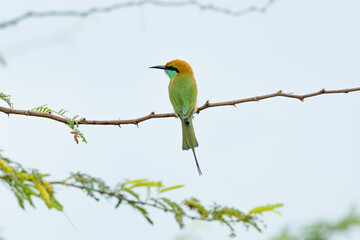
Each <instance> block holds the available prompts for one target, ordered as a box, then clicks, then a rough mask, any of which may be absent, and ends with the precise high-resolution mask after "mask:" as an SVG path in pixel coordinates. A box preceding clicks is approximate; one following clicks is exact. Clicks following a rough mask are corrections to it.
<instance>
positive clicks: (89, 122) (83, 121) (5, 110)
mask: <svg viewBox="0 0 360 240" xmlns="http://www.w3.org/2000/svg"><path fill="white" fill-rule="evenodd" d="M356 91H360V87H357V88H347V89H339V90H325V89H322V90H320V91H318V92H314V93H309V94H305V95H296V94H292V93H284V92H282V91H281V90H280V91H278V92H276V93H271V94H267V95H262V96H256V97H251V98H243V99H238V100H233V101H226V102H217V103H210V102H209V100H208V101H206V103H205V104H204V105H202V106H200V107H198V109H197V113H200V112H201V111H203V110H205V109H207V108H212V107H220V106H235V105H237V104H240V103H246V102H257V101H260V100H263V99H267V98H274V97H286V98H295V99H299V100H300V101H304V99H305V98H310V97H315V96H318V95H324V94H336V93H350V92H356ZM0 112H3V113H6V114H18V115H25V116H34V117H42V118H49V119H52V120H55V121H58V122H62V123H65V124H67V120H66V118H64V117H60V116H56V115H53V114H51V113H41V112H36V111H30V110H17V109H12V108H6V107H1V106H0ZM169 117H175V114H174V113H162V114H155V112H152V113H150V114H149V115H146V116H143V117H140V118H135V119H129V120H105V121H103V120H86V119H85V118H81V119H80V120H78V121H75V124H86V125H118V126H121V125H125V124H133V125H137V126H138V124H139V123H140V122H143V121H146V120H149V119H153V118H169Z"/></svg>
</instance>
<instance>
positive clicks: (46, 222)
mask: <svg viewBox="0 0 360 240" xmlns="http://www.w3.org/2000/svg"><path fill="white" fill-rule="evenodd" d="M212 2H213V3H216V4H218V5H219V6H224V7H229V8H231V9H234V10H237V9H243V8H246V7H248V6H249V5H252V3H254V4H256V5H258V6H262V5H263V4H264V1H250V0H249V1H212ZM112 3H114V2H113V1H109V0H106V1H99V0H92V1H90V0H86V1H85V0H82V1H80V0H79V1H75V2H74V1H70V0H64V1H60V2H59V1H58V2H54V1H51V2H49V1H44V0H31V1H24V0H12V1H7V2H5V1H2V2H1V3H0V22H2V21H5V20H8V19H10V18H12V17H15V16H18V15H19V14H22V13H24V12H26V11H28V10H34V11H35V10H38V11H41V10H67V9H73V10H83V9H87V8H89V7H93V6H105V5H107V4H112ZM359 13H360V2H359V1H356V0H343V1H334V0H333V1H326V0H311V1H310V0H307V1H304V0H293V1H285V0H279V1H277V2H276V3H275V4H274V5H273V6H272V7H271V8H270V9H269V11H268V12H267V13H265V14H259V13H250V14H248V15H245V16H241V17H232V16H228V15H224V14H219V13H215V12H211V11H201V10H199V9H197V8H195V7H179V8H171V7H156V6H151V5H146V6H143V7H140V8H127V9H122V10H118V11H115V12H112V13H108V14H101V15H100V14H99V15H94V16H92V17H89V18H86V19H75V18H46V19H31V20H27V21H24V22H23V23H21V24H19V25H18V26H15V27H11V28H8V29H4V30H0V53H1V54H2V55H3V56H4V57H5V58H6V60H7V62H8V65H7V66H6V67H1V68H0V81H1V82H0V83H1V85H0V86H1V88H0V91H2V92H4V93H7V94H11V95H12V100H13V102H14V104H15V108H17V109H31V108H34V107H36V106H40V105H42V104H48V105H49V106H50V107H51V108H53V109H62V108H65V109H67V110H69V111H70V112H69V115H73V116H74V115H77V114H80V115H81V116H82V117H86V118H87V119H97V120H101V119H104V120H110V119H118V118H121V119H128V118H135V117H140V116H143V115H146V114H149V113H150V112H152V111H155V112H156V113H167V112H171V111H172V107H171V104H170V101H169V99H168V92H167V86H168V83H169V79H168V77H167V76H165V74H164V73H162V72H161V71H157V70H150V69H148V67H149V66H153V65H158V64H165V63H166V62H167V61H170V60H173V59H182V60H186V61H188V62H189V63H190V64H191V66H192V67H193V70H194V72H195V77H196V80H197V83H198V89H199V93H198V102H199V105H202V104H203V103H204V102H205V101H206V100H208V99H209V100H210V101H211V102H216V101H225V100H234V99H239V98H245V97H252V96H257V95H263V94H268V93H273V92H276V91H278V90H280V89H282V90H283V91H284V92H295V93H298V94H305V93H309V92H314V91H318V90H320V89H322V88H326V89H341V88H349V87H359V86H360V68H359V66H360V44H359V43H360V31H359V22H360V14H359ZM359 103H360V94H359V93H351V94H347V95H345V94H337V95H331V96H319V97H315V98H311V99H306V100H305V102H303V103H302V102H300V101H299V100H293V99H286V98H273V99H267V100H264V101H260V102H256V103H245V104H240V105H238V107H237V108H234V107H221V108H212V109H207V110H205V111H203V112H201V113H200V114H199V115H197V116H196V118H195V122H194V126H195V132H196V136H197V139H198V141H199V144H200V146H199V148H197V149H196V151H197V155H198V159H199V161H200V165H201V167H202V171H203V176H202V177H199V176H198V175H197V171H196V167H195V163H194V160H193V156H192V154H191V152H188V151H182V150H181V125H180V122H179V120H177V119H172V118H171V119H156V120H150V121H146V122H143V123H141V124H140V125H139V128H137V127H136V126H123V127H122V128H121V129H120V128H118V127H114V126H82V127H81V130H82V132H83V133H84V134H85V136H86V137H87V140H88V144H79V145H76V144H75V142H74V140H73V137H72V135H70V134H69V129H68V128H67V127H66V126H64V125H63V124H60V123H57V122H54V121H50V120H47V119H40V118H31V117H25V116H15V115H11V116H10V117H9V118H8V117H7V116H6V115H4V114H1V115H0V132H1V138H0V148H1V149H4V150H5V152H4V155H5V156H7V157H8V158H10V159H11V160H14V161H17V162H19V163H21V164H22V165H23V166H25V167H33V168H38V169H40V170H41V171H42V172H48V173H51V174H52V179H54V180H60V179H63V178H65V177H67V176H68V174H69V173H70V172H76V171H82V172H85V173H88V174H91V175H94V176H98V177H101V178H103V179H104V180H106V181H107V182H108V183H109V184H115V183H117V182H119V181H122V180H123V179H124V178H128V179H138V178H149V179H152V180H163V182H164V184H167V185H176V184H185V185H186V187H185V188H183V189H180V190H176V191H173V192H169V194H168V195H167V196H168V197H171V198H172V199H176V200H178V201H180V200H183V199H184V198H187V197H191V196H195V197H197V198H199V199H201V200H202V201H203V203H204V204H206V205H210V204H212V203H213V202H217V203H219V204H223V205H227V206H234V207H237V208H239V209H241V210H243V211H248V210H250V209H251V208H253V207H256V206H259V205H264V204H273V203H284V204H285V206H284V207H283V208H282V209H281V212H282V213H283V215H282V216H278V215H276V214H272V213H269V214H266V215H264V217H263V219H264V222H265V223H266V225H267V228H266V229H265V231H264V232H263V233H258V232H257V231H256V230H255V229H249V230H246V229H245V228H244V227H243V226H242V225H238V226H237V233H238V239H249V240H253V239H254V240H255V239H256V240H257V239H269V238H270V237H271V236H273V235H274V234H276V233H278V232H279V231H280V230H281V229H282V228H283V227H285V226H292V227H298V226H302V225H304V224H308V223H310V222H312V221H315V220H318V219H329V220H337V219H339V218H340V217H342V216H343V215H344V214H346V212H347V211H348V210H349V209H350V207H351V206H359V205H360V193H359V190H358V183H359V182H360V174H359V169H360V150H359V149H360V148H359V144H360V141H359V140H360V111H359ZM0 104H1V105H4V103H0ZM57 192H58V195H57V196H58V199H59V201H60V202H61V203H62V204H63V205H64V206H65V211H66V213H67V215H68V216H69V218H70V219H71V221H72V222H73V223H74V225H75V226H76V229H74V227H73V226H72V225H71V224H70V223H69V221H68V220H67V219H66V217H65V216H64V214H62V213H59V212H57V211H55V210H51V211H49V210H48V209H47V208H46V206H45V205H44V204H43V202H41V201H40V200H37V201H36V202H35V203H36V206H37V208H36V209H32V208H30V207H29V206H28V207H27V209H26V211H23V210H22V209H20V207H19V206H18V205H17V201H16V199H15V197H14V196H13V195H12V194H11V193H10V192H9V191H8V190H7V189H6V187H4V186H1V187H0V196H1V198H0V216H1V217H0V228H1V232H0V233H1V235H3V236H4V237H5V238H6V239H7V240H20V239H25V238H27V239H35V238H36V239H38V240H45V239H49V238H50V239H54V240H62V239H68V240H78V239H100V238H106V239H119V238H121V239H159V240H165V239H175V238H176V237H177V236H182V235H184V234H185V235H186V234H192V235H193V236H195V239H227V237H228V234H229V231H228V229H227V228H226V227H225V226H221V225H219V224H216V223H210V224H206V223H202V224H198V223H192V222H191V221H186V225H187V227H186V228H185V229H184V230H183V231H181V230H179V228H178V226H177V224H176V223H175V221H174V220H173V217H172V216H171V215H170V214H165V213H162V212H160V211H157V210H151V211H150V215H151V217H152V219H153V220H154V222H155V225H154V226H151V225H149V224H148V223H147V222H146V220H145V219H143V217H142V216H140V215H139V214H138V213H136V212H135V211H134V210H133V209H131V208H130V207H126V206H124V207H120V208H119V209H117V210H114V205H113V204H112V202H107V201H101V202H95V201H93V200H92V199H90V198H88V197H86V195H85V194H84V193H83V192H80V191H78V190H72V189H66V188H58V189H57ZM359 236H360V234H359V232H354V233H353V237H351V238H352V239H355V238H359Z"/></svg>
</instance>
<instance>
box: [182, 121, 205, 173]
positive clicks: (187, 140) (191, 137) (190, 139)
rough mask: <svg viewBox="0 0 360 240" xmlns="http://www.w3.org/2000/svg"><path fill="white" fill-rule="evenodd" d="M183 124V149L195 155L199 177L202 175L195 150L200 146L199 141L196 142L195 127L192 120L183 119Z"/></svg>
mask: <svg viewBox="0 0 360 240" xmlns="http://www.w3.org/2000/svg"><path fill="white" fill-rule="evenodd" d="M181 124H182V133H183V145H182V149H183V150H189V149H191V150H192V152H193V154H194V158H195V163H196V167H197V170H198V173H199V175H201V174H202V173H201V169H200V166H199V163H198V160H197V157H196V154H195V148H196V147H197V146H199V143H198V141H197V140H196V137H195V132H194V126H193V122H192V119H191V118H190V119H188V118H185V119H181Z"/></svg>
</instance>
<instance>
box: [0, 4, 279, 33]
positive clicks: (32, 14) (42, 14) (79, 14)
mask: <svg viewBox="0 0 360 240" xmlns="http://www.w3.org/2000/svg"><path fill="white" fill-rule="evenodd" d="M275 1H276V0H267V2H266V3H265V4H264V5H263V6H261V7H257V6H254V5H253V6H250V7H248V8H244V9H241V10H231V9H228V8H224V7H219V6H216V5H214V4H211V3H210V4H205V3H201V2H200V1H198V0H186V1H158V0H150V1H149V0H141V1H128V2H122V3H115V4H112V5H109V6H105V7H93V8H89V9H87V10H84V11H74V10H64V11H60V10H59V11H55V10H54V11H29V12H26V13H24V14H21V15H19V16H17V17H15V18H13V19H10V20H7V21H4V22H2V23H0V30H1V29H5V28H8V27H11V26H14V25H17V24H19V23H20V22H23V21H25V20H27V19H31V18H47V17H75V18H86V17H89V16H91V15H94V14H104V13H109V12H113V11H116V10H119V9H123V8H130V7H141V6H144V5H155V6H159V7H186V6H193V7H196V8H199V9H200V10H207V11H213V12H217V13H222V14H226V15H231V16H235V17H237V16H242V15H246V14H248V13H251V12H258V13H265V12H266V11H267V10H268V9H269V8H270V7H271V5H272V4H273V3H275Z"/></svg>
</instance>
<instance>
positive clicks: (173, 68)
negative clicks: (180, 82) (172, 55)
mask: <svg viewBox="0 0 360 240" xmlns="http://www.w3.org/2000/svg"><path fill="white" fill-rule="evenodd" d="M166 68H167V69H168V70H171V71H175V72H179V69H177V68H176V67H174V66H169V67H166Z"/></svg>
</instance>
